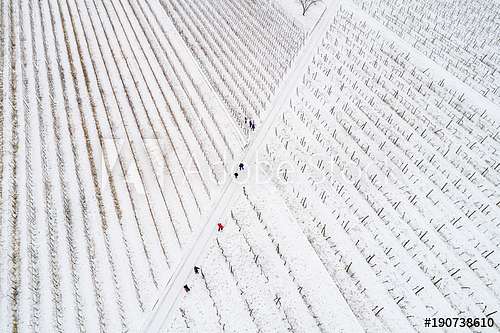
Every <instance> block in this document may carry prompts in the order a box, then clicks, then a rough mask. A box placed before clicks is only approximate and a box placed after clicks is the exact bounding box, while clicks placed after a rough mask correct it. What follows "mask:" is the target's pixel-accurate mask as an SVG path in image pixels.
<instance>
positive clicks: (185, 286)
mask: <svg viewBox="0 0 500 333" xmlns="http://www.w3.org/2000/svg"><path fill="white" fill-rule="evenodd" d="M190 290H191V289H189V287H188V285H187V284H185V285H184V291H186V292H187V293H188V292H189V291H190Z"/></svg>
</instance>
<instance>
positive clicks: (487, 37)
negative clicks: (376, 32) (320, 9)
mask: <svg viewBox="0 0 500 333" xmlns="http://www.w3.org/2000/svg"><path fill="white" fill-rule="evenodd" d="M354 2H355V3H356V4H357V5H358V6H359V7H360V8H361V9H362V10H364V11H366V12H368V13H369V14H370V15H372V16H373V17H374V18H375V19H377V20H378V21H379V22H381V23H382V24H384V25H385V26H386V27H388V28H389V29H391V30H393V31H394V32H395V33H397V34H398V35H399V36H401V37H402V38H403V39H404V40H406V41H407V42H408V43H410V44H412V45H413V47H415V48H416V49H418V50H420V51H421V52H423V53H424V54H425V55H427V56H428V57H429V58H430V59H432V60H434V61H436V62H437V63H439V64H441V65H442V66H443V67H445V68H446V70H447V71H449V72H450V73H452V74H454V75H456V77H458V78H459V79H461V80H462V81H463V82H465V83H467V84H468V85H470V86H471V87H472V88H474V89H476V90H477V91H478V92H479V93H481V94H482V95H483V96H485V97H487V98H488V99H490V100H491V101H493V102H495V103H496V104H497V105H498V104H499V103H500V83H499V82H500V72H499V70H500V53H499V51H498V40H499V39H500V32H499V29H498V19H499V15H500V14H499V13H500V4H499V3H497V2H495V1H482V0H475V1H465V0H464V1H453V2H449V1H409V2H408V1H398V0H355V1H354Z"/></svg>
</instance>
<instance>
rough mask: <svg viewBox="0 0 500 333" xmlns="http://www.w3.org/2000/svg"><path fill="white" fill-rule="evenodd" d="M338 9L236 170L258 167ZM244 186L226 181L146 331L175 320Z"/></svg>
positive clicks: (299, 60) (290, 75) (314, 37)
mask: <svg viewBox="0 0 500 333" xmlns="http://www.w3.org/2000/svg"><path fill="white" fill-rule="evenodd" d="M338 8H339V2H331V3H330V4H329V6H328V8H327V9H326V11H325V12H324V14H323V15H322V16H321V18H320V20H319V22H318V24H317V25H316V26H315V28H314V30H313V31H311V32H310V35H309V37H308V39H306V42H305V44H304V46H303V47H302V49H301V51H300V52H299V53H298V54H297V56H296V58H295V59H294V62H293V63H292V65H291V67H290V69H289V70H288V72H287V74H286V75H285V77H284V78H283V79H282V81H281V84H280V87H279V89H278V93H277V95H276V96H275V98H274V100H273V102H272V104H271V105H270V106H269V110H268V112H267V113H266V116H265V118H264V120H263V121H262V122H261V123H260V124H257V126H258V127H257V131H256V134H255V136H254V137H253V138H251V140H250V144H249V145H248V146H247V147H246V149H244V150H243V151H242V152H241V154H240V156H238V157H237V158H236V159H235V161H234V170H235V171H236V170H237V165H238V164H239V162H240V161H241V162H243V163H244V164H245V165H247V166H253V165H254V164H255V161H256V157H257V152H258V151H259V149H260V148H261V147H262V145H263V144H264V143H265V141H266V138H267V135H268V133H269V132H270V130H271V129H272V128H273V126H274V124H275V123H276V121H277V120H278V119H279V118H280V117H279V116H280V115H281V114H282V112H281V110H283V109H284V106H285V105H286V103H288V100H289V99H290V97H291V96H292V94H293V93H294V89H295V88H296V86H297V85H296V83H297V82H298V81H299V80H300V79H301V78H302V77H303V75H304V73H305V71H306V70H307V66H308V64H309V63H310V61H311V59H312V57H313V56H314V54H315V53H316V50H317V49H318V47H319V46H320V43H321V41H322V39H323V36H324V35H325V33H326V30H327V29H328V27H329V25H330V20H331V19H332V18H333V17H334V16H335V13H336V12H337V10H338ZM254 171H255V170H254V168H253V167H250V169H249V170H248V172H254ZM241 186H242V184H241V182H240V181H239V180H237V179H234V177H229V178H228V179H227V180H226V182H225V184H224V186H223V188H222V190H221V192H220V195H219V198H218V199H217V200H216V202H214V203H213V205H212V210H211V211H210V213H209V215H208V217H207V218H206V221H205V223H204V225H203V227H202V228H200V229H199V230H197V231H195V233H196V235H195V236H194V237H193V238H192V241H191V243H190V244H188V245H187V246H186V247H185V250H184V254H183V257H182V259H181V260H180V262H179V264H178V266H177V267H176V269H175V270H174V272H173V273H172V276H171V277H170V279H169V280H168V282H167V284H166V287H165V288H164V290H163V291H162V293H161V294H160V296H159V298H158V301H157V302H156V304H155V306H154V307H153V309H152V310H151V312H150V314H149V315H148V316H147V319H146V321H145V323H144V325H143V332H148V333H149V332H160V331H163V330H164V329H165V328H164V326H165V324H166V323H168V321H169V319H171V318H173V315H174V312H175V311H174V310H175V309H176V304H177V302H178V300H179V299H180V298H181V295H182V293H183V292H184V290H183V286H184V284H185V281H187V280H188V278H189V276H190V275H191V274H193V267H194V266H195V265H196V263H197V262H199V260H200V259H201V258H202V256H203V254H204V253H205V250H206V248H207V244H208V243H209V241H210V240H211V239H213V238H214V237H215V234H216V232H217V231H216V227H215V226H216V225H217V222H218V221H219V220H220V219H221V217H222V216H223V215H224V213H225V212H226V211H227V208H228V207H229V206H230V204H231V202H232V199H233V198H235V197H236V194H237V193H239V192H240V191H241ZM345 306H346V307H347V306H348V305H347V304H345Z"/></svg>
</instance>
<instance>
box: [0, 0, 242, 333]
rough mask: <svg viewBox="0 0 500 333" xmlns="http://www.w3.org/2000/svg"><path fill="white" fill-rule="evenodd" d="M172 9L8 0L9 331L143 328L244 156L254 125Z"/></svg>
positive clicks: (0, 238)
mask: <svg viewBox="0 0 500 333" xmlns="http://www.w3.org/2000/svg"><path fill="white" fill-rule="evenodd" d="M158 12H160V13H163V15H165V14H164V12H163V11H162V9H161V6H160V5H159V4H158V3H156V4H155V3H152V2H136V1H126V0H120V1H113V2H110V1H105V2H96V1H93V0H86V1H61V0H59V1H48V2H45V1H40V2H31V1H2V26H3V27H5V30H3V29H2V34H1V35H2V45H3V47H2V58H1V59H2V62H3V66H2V70H3V73H4V75H3V76H2V79H3V87H4V88H5V89H3V96H2V97H3V98H2V102H3V103H2V112H1V114H2V131H1V133H2V135H1V138H2V140H1V142H2V146H1V148H2V155H1V157H2V158H1V161H2V164H1V165H2V173H1V174H2V178H1V184H2V187H1V189H2V193H1V194H2V196H1V198H2V199H1V200H0V202H1V204H2V215H1V223H0V292H1V295H0V331H1V332H14V331H21V332H27V331H42V332H62V331H66V332H74V331H91V332H93V331H104V332H116V331H126V330H132V331H137V330H138V329H139V327H140V325H141V324H142V316H143V313H144V312H145V311H146V309H149V308H151V307H152V306H153V304H154V302H155V301H156V295H157V293H158V292H159V291H160V290H162V289H163V287H164V285H165V284H166V281H167V279H168V278H169V276H170V274H171V269H172V267H174V266H175V265H176V264H177V262H178V260H179V259H180V258H181V257H180V255H181V253H182V249H183V247H184V246H185V244H187V243H188V242H189V241H190V237H191V236H192V235H193V231H194V230H196V229H197V228H198V227H199V226H200V225H201V221H202V220H203V218H202V216H204V215H206V214H208V212H209V211H210V204H211V200H212V199H213V198H214V197H217V196H218V192H219V189H220V185H221V184H223V183H224V182H225V178H226V175H227V171H228V170H230V169H232V167H233V166H232V165H231V163H232V160H233V158H234V156H235V155H236V154H238V153H239V151H240V150H241V148H242V145H243V141H242V139H241V135H240V134H239V132H238V130H237V128H236V127H235V126H234V122H233V121H232V120H231V118H230V117H228V116H227V114H226V112H221V111H217V109H218V108H220V106H219V105H218V104H217V103H216V102H215V101H216V98H215V95H214V93H213V92H212V89H211V88H210V87H209V86H208V85H207V84H206V82H205V80H204V77H203V74H202V73H201V72H199V71H197V70H196V68H197V67H196V64H195V61H194V59H192V58H191V56H190V55H189V53H188V50H187V48H186V47H185V45H184V44H183V41H182V39H181V38H180V36H179V35H178V34H169V33H167V32H166V31H165V30H164V27H163V26H162V25H161V24H160V23H161V19H162V18H158V17H157V15H159V14H157V13H158ZM163 17H164V16H163ZM4 31H5V34H4V33H3V32H4Z"/></svg>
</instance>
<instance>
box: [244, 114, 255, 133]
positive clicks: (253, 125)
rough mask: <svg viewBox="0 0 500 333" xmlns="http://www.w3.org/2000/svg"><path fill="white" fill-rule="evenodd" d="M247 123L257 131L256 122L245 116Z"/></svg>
mask: <svg viewBox="0 0 500 333" xmlns="http://www.w3.org/2000/svg"><path fill="white" fill-rule="evenodd" d="M245 125H247V126H248V127H250V129H251V130H252V131H255V122H254V121H253V120H252V119H250V120H248V118H247V117H245Z"/></svg>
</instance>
